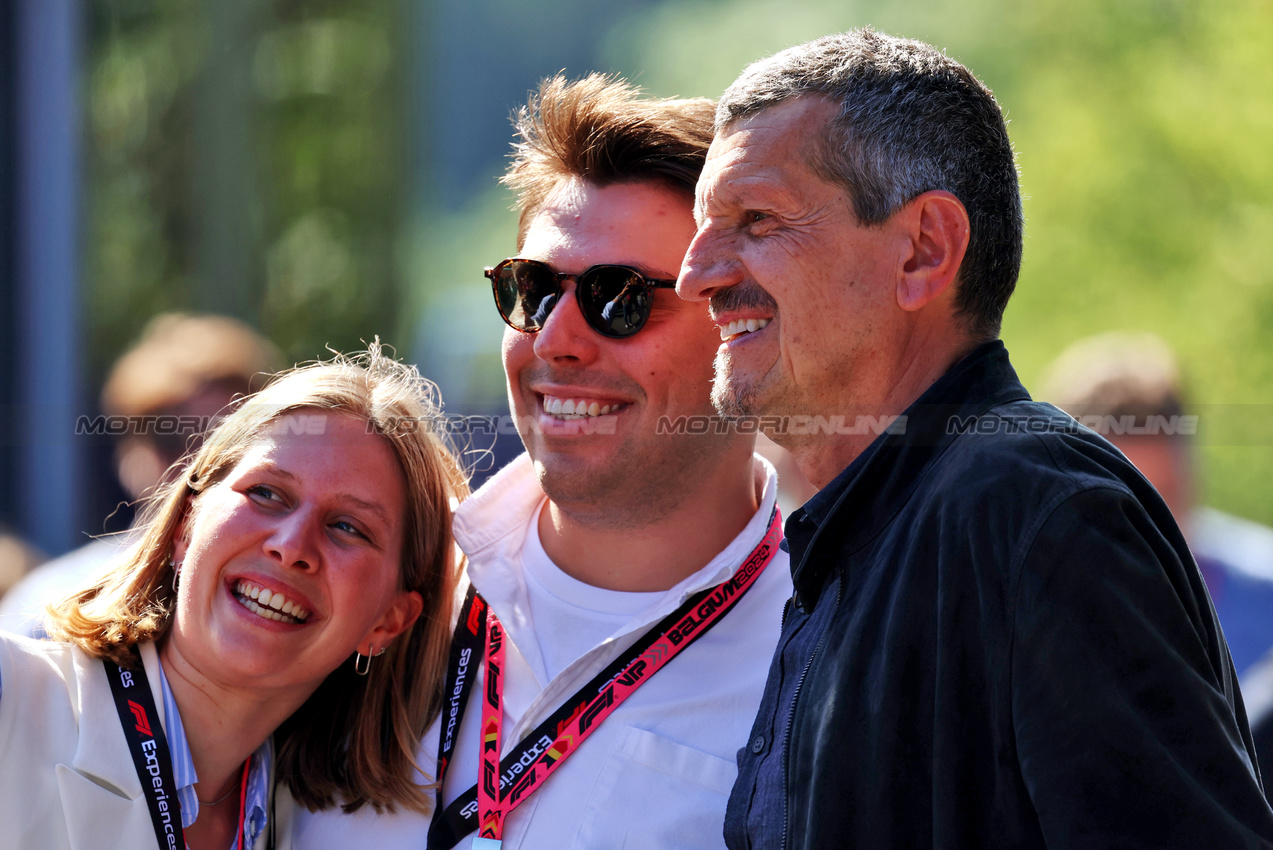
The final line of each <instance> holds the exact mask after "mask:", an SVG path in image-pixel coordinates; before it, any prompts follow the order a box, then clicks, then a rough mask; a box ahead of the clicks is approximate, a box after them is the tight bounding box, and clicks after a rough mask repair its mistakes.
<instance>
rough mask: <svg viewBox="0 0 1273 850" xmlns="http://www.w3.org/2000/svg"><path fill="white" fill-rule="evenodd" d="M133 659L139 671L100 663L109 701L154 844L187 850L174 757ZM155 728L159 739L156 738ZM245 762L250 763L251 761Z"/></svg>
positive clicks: (243, 803)
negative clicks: (130, 760) (134, 773)
mask: <svg viewBox="0 0 1273 850" xmlns="http://www.w3.org/2000/svg"><path fill="white" fill-rule="evenodd" d="M132 653H133V657H134V658H136V659H137V669H136V670H128V669H125V668H123V667H120V666H119V665H118V664H116V663H115V662H113V661H111V660H110V659H109V658H105V659H102V664H103V665H104V666H105V667H106V679H107V681H109V682H110V686H111V696H113V697H114V698H115V711H116V712H118V713H119V724H120V726H122V727H123V729H124V738H125V739H126V740H127V741H128V753H129V755H131V756H132V757H133V767H135V768H136V769H137V778H138V779H140V780H141V789H142V794H143V795H144V796H145V797H146V805H147V806H148V807H149V808H150V822H151V823H152V824H153V825H154V827H155V840H156V841H158V842H159V846H160V848H162V850H185V847H186V837H185V833H184V831H183V830H182V827H181V801H180V800H178V799H177V781H176V780H175V779H174V778H173V775H172V754H171V753H170V752H169V751H168V736H167V735H165V734H164V730H163V727H160V726H159V712H158V711H156V710H155V698H154V696H153V695H152V694H151V693H150V682H149V679H148V677H147V676H146V668H145V666H144V665H143V664H142V662H141V653H140V652H139V651H138V649H137V647H136V646H134V647H133V649H132ZM156 727H158V732H159V734H155V729H156ZM248 760H249V762H250V761H251V758H250V757H249V759H248ZM247 784H248V783H247V778H246V776H245V777H244V779H243V789H242V791H241V792H240V800H239V829H238V833H237V834H236V835H235V838H234V843H235V846H236V847H242V845H243V832H244V829H243V824H244V823H245V822H246V821H247V798H246V794H247ZM275 790H276V789H275V788H270V790H269V800H270V804H269V808H270V811H269V813H268V815H267V816H266V817H267V820H268V822H269V835H268V838H267V839H266V847H267V848H268V850H274V823H275V819H274V793H275Z"/></svg>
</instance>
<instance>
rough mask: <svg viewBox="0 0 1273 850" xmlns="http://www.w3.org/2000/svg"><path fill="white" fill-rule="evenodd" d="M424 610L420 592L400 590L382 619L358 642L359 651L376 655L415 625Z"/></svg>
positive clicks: (381, 616)
mask: <svg viewBox="0 0 1273 850" xmlns="http://www.w3.org/2000/svg"><path fill="white" fill-rule="evenodd" d="M423 610H424V599H423V598H422V597H421V596H420V594H419V593H417V592H416V591H414V590H403V591H399V592H398V594H397V595H396V596H394V598H393V601H392V602H390V603H389V607H388V608H386V609H385V612H384V614H382V615H380V620H379V621H378V622H377V623H376V625H375V626H373V627H372V629H371V631H370V632H368V633H367V636H366V637H364V638H363V639H362V642H361V643H359V644H358V651H359V652H361V653H362V654H363V655H375V654H376V653H377V652H379V651H381V650H382V649H384V648H385V647H386V646H388V645H389V643H390V642H392V641H393V639H394V638H396V637H397V636H398V635H400V634H402V633H403V632H405V631H406V630H407V629H409V628H411V627H412V626H413V625H415V621H416V619H417V618H418V617H419V616H420V612H421V611H423Z"/></svg>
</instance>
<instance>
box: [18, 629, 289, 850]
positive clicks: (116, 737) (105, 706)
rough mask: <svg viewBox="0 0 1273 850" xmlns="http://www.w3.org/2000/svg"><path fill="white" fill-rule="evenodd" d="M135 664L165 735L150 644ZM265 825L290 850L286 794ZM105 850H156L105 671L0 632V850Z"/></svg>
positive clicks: (82, 658) (60, 647) (69, 649)
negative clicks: (147, 683) (141, 667)
mask: <svg viewBox="0 0 1273 850" xmlns="http://www.w3.org/2000/svg"><path fill="white" fill-rule="evenodd" d="M141 656H142V662H143V664H144V665H145V668H146V675H147V677H148V678H149V681H150V689H151V692H152V693H153V694H154V698H155V708H156V709H157V710H158V713H159V722H160V724H161V725H164V726H165V727H166V726H167V718H166V717H165V716H164V703H163V699H162V697H161V695H160V685H159V656H158V654H157V653H156V652H155V648H154V647H153V646H152V645H150V644H145V645H143V646H142V647H141ZM275 817H276V818H277V822H276V827H275V829H276V832H275V846H276V847H277V848H278V850H290V847H291V835H290V833H291V829H290V825H291V822H292V798H291V795H289V794H288V793H287V790H286V789H282V788H281V789H279V790H278V792H277V794H276V799H275ZM268 832H269V831H268V830H265V831H264V832H262V834H261V837H260V838H259V839H258V840H257V842H256V847H255V848H254V850H264V847H265V841H266V836H267V834H268ZM106 847H126V848H129V850H150V848H157V847H158V844H157V843H156V840H155V830H154V827H153V826H152V824H151V820H150V809H149V808H148V807H147V804H146V800H145V798H144V797H143V796H142V787H141V781H140V780H139V779H138V778H137V771H136V768H135V767H134V766H133V760H132V757H131V756H130V755H129V753H128V745H127V742H126V740H125V738H124V732H123V729H122V728H120V725H119V714H118V713H117V712H116V710H115V701H114V699H113V697H112V696H111V690H110V683H109V682H108V681H107V678H106V669H105V668H104V667H103V665H102V662H101V661H98V660H97V659H94V658H90V657H89V656H88V655H86V654H84V652H83V651H81V650H80V649H78V648H76V647H73V646H71V645H69V644H64V643H52V642H49V641H34V640H28V639H26V638H21V637H17V636H14V635H8V634H0V850H10V848H12V850H18V848H21V850H35V848H41V850H43V848H49V850H54V848H67V850H90V848H91V850H101V848H106Z"/></svg>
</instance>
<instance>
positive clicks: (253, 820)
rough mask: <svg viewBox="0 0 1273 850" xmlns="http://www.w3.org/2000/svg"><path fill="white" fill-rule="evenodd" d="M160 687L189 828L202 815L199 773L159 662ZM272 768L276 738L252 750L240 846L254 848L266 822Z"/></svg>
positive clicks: (183, 824) (183, 822) (183, 823)
mask: <svg viewBox="0 0 1273 850" xmlns="http://www.w3.org/2000/svg"><path fill="white" fill-rule="evenodd" d="M159 687H160V690H161V691H162V693H163V701H164V733H165V735H166V737H167V738H168V752H169V753H170V754H171V755H172V778H173V782H174V783H175V784H176V786H177V799H178V800H179V801H180V802H181V827H182V829H188V828H189V827H190V825H191V824H193V823H194V822H195V819H196V818H198V817H199V798H198V796H197V795H196V794H195V789H194V786H195V783H196V782H198V781H199V775H198V773H196V772H195V768H194V758H193V757H192V756H191V755H190V742H189V741H188V740H187V739H186V728H185V726H184V725H182V723H181V711H180V710H179V709H178V708H177V701H176V699H174V698H173V695H172V689H171V688H169V687H168V675H167V674H166V673H165V672H164V667H163V664H162V663H161V664H160V665H159ZM273 771H274V741H273V738H266V739H265V743H264V744H262V745H261V746H260V747H258V748H257V750H256V752H254V753H252V764H251V766H250V767H249V768H248V793H247V806H246V808H247V817H246V818H244V824H243V831H244V833H245V835H244V836H240V838H246V840H245V841H240V842H238V843H237V845H236V846H238V847H252V846H253V845H254V844H255V843H256V839H257V836H259V835H260V834H261V832H262V831H263V830H264V829H265V827H266V825H267V819H268V815H267V812H268V810H269V799H270V798H269V794H270V788H271V787H272V786H273Z"/></svg>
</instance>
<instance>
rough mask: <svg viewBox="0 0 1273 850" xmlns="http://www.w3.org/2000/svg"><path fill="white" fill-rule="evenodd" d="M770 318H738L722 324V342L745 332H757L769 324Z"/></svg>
mask: <svg viewBox="0 0 1273 850" xmlns="http://www.w3.org/2000/svg"><path fill="white" fill-rule="evenodd" d="M770 321H771V320H770V319H737V320H735V321H732V322H730V323H729V324H727V325H721V326H720V338H721V341H722V342H728V341H729V340H731V339H733V338H734V337H736V336H742V335H743V334H749V333H755V332H756V331H758V330H760V329H761V328H763V327H764V326H765V325H767V324H769V322H770Z"/></svg>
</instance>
